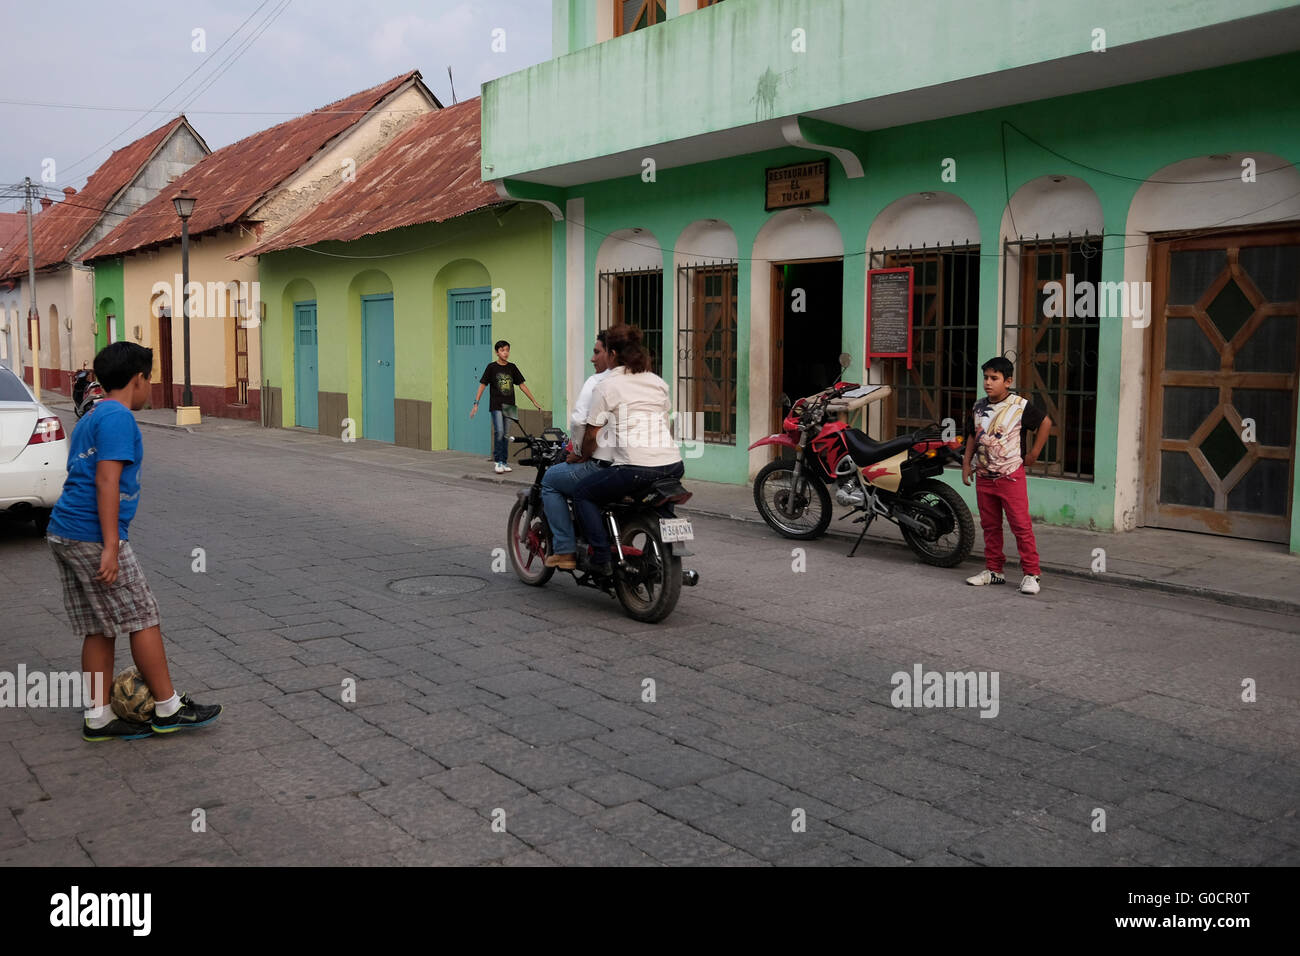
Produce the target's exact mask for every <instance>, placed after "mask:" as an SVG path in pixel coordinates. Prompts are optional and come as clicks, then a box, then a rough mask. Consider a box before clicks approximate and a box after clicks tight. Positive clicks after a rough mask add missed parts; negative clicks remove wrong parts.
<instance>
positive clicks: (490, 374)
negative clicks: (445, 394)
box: [469, 339, 542, 475]
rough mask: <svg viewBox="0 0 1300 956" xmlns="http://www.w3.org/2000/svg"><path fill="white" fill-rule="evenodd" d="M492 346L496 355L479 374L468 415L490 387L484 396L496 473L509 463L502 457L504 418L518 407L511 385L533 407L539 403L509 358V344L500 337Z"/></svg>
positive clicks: (475, 409) (503, 453) (516, 410)
mask: <svg viewBox="0 0 1300 956" xmlns="http://www.w3.org/2000/svg"><path fill="white" fill-rule="evenodd" d="M493 348H494V349H496V353H497V357H496V360H495V361H494V362H490V363H489V364H488V367H487V368H485V369H484V370H483V374H482V375H481V376H479V380H478V383H479V384H478V393H477V394H476V395H475V396H474V407H473V408H471V409H470V410H469V417H470V418H473V417H474V415H475V413H476V412H478V403H479V399H481V398H482V397H483V389H485V388H488V389H491V392H490V394H489V397H488V411H490V412H491V413H492V460H493V469H494V470H495V471H496V473H497V474H498V475H500V474H502V473H504V472H507V471H510V470H511V468H510V465H509V464H508V463H507V459H506V446H507V444H508V443H507V441H506V419H507V418H518V417H519V409H518V407H517V406H516V405H515V386H516V385H518V386H519V388H520V389H521V390H522V391H523V393H524V394H525V395H527V396H528V400H529V401H530V402H532V403H533V404H534V405H535V406H537V408H539V409H540V408H541V407H542V406H541V405H540V404H539V403H538V401H537V399H535V398H533V393H532V392H530V391H529V390H528V386H527V385H525V384H524V373H523V372H521V371H519V367H518V366H517V365H515V363H514V362H512V361H510V343H509V342H507V341H506V340H505V339H501V340H500V341H499V342H497V344H496V345H494V346H493Z"/></svg>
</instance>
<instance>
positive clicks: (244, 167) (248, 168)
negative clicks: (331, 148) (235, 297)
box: [86, 70, 420, 261]
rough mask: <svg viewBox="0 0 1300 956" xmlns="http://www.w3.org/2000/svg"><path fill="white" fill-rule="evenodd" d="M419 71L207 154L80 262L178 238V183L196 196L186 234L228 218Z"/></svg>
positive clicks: (248, 206)
mask: <svg viewBox="0 0 1300 956" xmlns="http://www.w3.org/2000/svg"><path fill="white" fill-rule="evenodd" d="M419 77H420V72H419V71H418V70H411V71H410V72H408V73H403V74H402V75H401V76H395V77H393V78H392V79H391V80H389V81H387V82H386V83H381V84H380V85H379V86H373V87H371V88H370V89H368V90H362V91H361V92H360V93H354V94H353V95H352V96H349V97H347V98H346V99H342V100H339V101H338V102H336V103H330V104H329V105H328V106H322V107H321V108H320V109H318V110H313V111H312V112H310V113H306V114H304V115H302V116H299V117H296V118H294V119H291V120H288V121H286V122H284V123H280V124H278V125H276V126H272V127H271V128H270V129H265V130H262V131H261V132H260V133H254V134H253V135H252V136H246V137H245V138H244V139H241V140H239V141H238V142H236V143H231V144H230V145H229V146H225V147H223V148H221V149H219V150H217V151H216V152H214V153H212V154H211V155H209V156H205V157H204V158H203V159H202V160H201V161H200V162H199V163H197V164H196V165H194V166H193V167H191V168H190V169H189V170H188V171H187V172H186V173H185V174H184V175H182V176H179V177H178V178H177V179H176V180H175V181H173V182H172V183H171V184H170V185H168V186H167V187H166V188H165V189H163V190H162V192H160V193H159V194H158V195H157V196H155V197H154V198H153V199H152V200H150V201H149V202H148V203H146V204H145V205H144V206H143V207H142V208H140V209H139V210H137V211H136V212H135V213H133V214H132V215H131V216H130V217H128V218H127V219H126V221H124V222H123V223H122V224H121V225H119V226H118V227H117V228H116V229H114V230H113V231H112V232H110V233H109V234H108V235H107V236H105V237H104V238H103V239H102V240H100V241H99V242H98V243H96V244H95V246H94V247H92V248H91V249H90V250H89V251H88V252H87V253H86V261H90V260H92V259H99V258H103V257H105V256H115V255H121V254H122V253H125V252H131V251H134V250H136V249H142V248H146V247H149V246H156V245H160V244H162V243H164V242H169V241H171V240H173V239H179V238H180V234H181V222H180V219H179V218H178V217H177V215H176V209H175V207H174V206H173V205H172V197H173V196H175V195H176V194H177V193H179V192H180V191H181V190H187V191H188V192H189V194H190V195H191V196H194V197H195V198H196V199H197V200H198V202H197V203H196V204H195V207H194V215H193V217H192V218H191V219H190V228H189V231H190V235H191V236H194V235H198V234H200V233H204V232H208V231H209V230H213V229H220V228H222V227H223V226H231V225H234V224H235V223H237V222H239V221H240V220H241V219H242V218H243V216H244V215H245V214H246V213H247V212H248V211H249V210H250V209H252V208H253V207H254V206H255V205H257V203H258V201H259V200H261V198H262V197H263V196H265V195H266V194H267V193H268V192H270V191H271V190H273V189H274V188H275V187H276V186H278V185H279V184H280V183H282V182H284V180H286V179H287V178H289V177H290V176H291V175H292V174H293V173H295V172H296V171H297V170H299V169H300V168H302V166H303V165H305V164H306V163H307V161H308V160H310V159H311V158H312V157H313V156H314V155H316V153H317V152H319V151H320V149H321V147H322V146H324V145H325V144H326V143H328V142H329V141H330V140H331V139H333V138H334V137H336V136H338V135H339V134H340V133H343V132H345V131H346V130H347V129H348V128H349V127H351V126H353V125H354V124H356V123H357V122H359V121H360V120H361V118H362V116H363V114H365V113H366V112H368V111H369V110H372V109H374V107H375V106H377V105H378V104H379V103H380V102H381V101H383V100H384V98H385V97H387V96H389V95H390V94H392V93H393V92H394V91H396V90H397V89H398V88H400V87H401V86H402V85H403V84H405V83H407V82H409V81H410V80H412V79H416V80H418V79H419Z"/></svg>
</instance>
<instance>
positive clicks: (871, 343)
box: [867, 266, 913, 368]
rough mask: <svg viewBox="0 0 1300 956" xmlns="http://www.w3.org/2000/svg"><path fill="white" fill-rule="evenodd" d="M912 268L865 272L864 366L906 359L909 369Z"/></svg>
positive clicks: (910, 361) (910, 357)
mask: <svg viewBox="0 0 1300 956" xmlns="http://www.w3.org/2000/svg"><path fill="white" fill-rule="evenodd" d="M912 281H913V280H912V267H911V266H907V267H905V268H902V269H871V270H869V271H868V272H867V365H870V364H871V360H872V359H873V358H906V359H907V367H908V368H911V367H912Z"/></svg>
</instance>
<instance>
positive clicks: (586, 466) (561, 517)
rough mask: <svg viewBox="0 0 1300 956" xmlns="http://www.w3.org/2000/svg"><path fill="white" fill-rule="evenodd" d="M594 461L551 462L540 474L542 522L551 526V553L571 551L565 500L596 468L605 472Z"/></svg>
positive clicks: (567, 505) (571, 543) (570, 522)
mask: <svg viewBox="0 0 1300 956" xmlns="http://www.w3.org/2000/svg"><path fill="white" fill-rule="evenodd" d="M605 470H606V469H604V468H601V467H600V466H599V465H598V464H596V463H595V462H594V461H584V462H582V463H580V464H577V465H569V464H563V465H554V466H552V467H550V468H547V469H546V474H545V475H543V476H542V509H543V510H544V511H545V512H546V523H547V524H549V525H550V526H551V554H573V553H574V549H575V548H576V547H577V545H576V544H575V543H574V540H573V516H572V515H570V514H569V501H568V499H570V498H572V497H573V492H574V490H575V489H576V488H577V487H578V483H579V482H580V481H582V480H583V479H584V478H587V477H589V476H591V475H594V474H595V473H596V472H598V471H605Z"/></svg>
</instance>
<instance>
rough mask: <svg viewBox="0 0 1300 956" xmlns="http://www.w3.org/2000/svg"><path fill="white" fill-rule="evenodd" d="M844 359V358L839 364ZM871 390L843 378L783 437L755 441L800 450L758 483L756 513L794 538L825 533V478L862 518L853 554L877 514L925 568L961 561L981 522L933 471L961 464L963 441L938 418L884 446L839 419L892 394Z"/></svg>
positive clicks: (794, 418) (789, 420) (795, 418)
mask: <svg viewBox="0 0 1300 956" xmlns="http://www.w3.org/2000/svg"><path fill="white" fill-rule="evenodd" d="M846 359H847V356H841V364H845V360H846ZM871 389H873V386H867V389H863V388H862V386H860V385H856V384H852V383H847V382H837V383H836V384H834V385H832V386H830V387H829V388H827V389H824V390H822V391H821V392H818V393H817V394H816V395H813V396H810V397H809V398H801V399H799V400H798V401H797V402H795V403H794V406H793V407H792V408H791V409H790V411H789V413H788V414H787V415H786V417H785V419H784V420H783V421H782V423H781V427H782V433H781V434H779V435H769V436H767V437H766V438H763V439H761V440H759V441H756V442H754V444H752V445H750V446H749V447H750V448H751V449H753V448H758V447H760V446H763V445H776V446H779V447H783V448H789V449H791V450H793V451H794V457H793V458H780V459H777V460H776V461H774V462H772V463H771V464H769V465H767V466H766V467H765V468H763V469H762V470H761V471H760V472H759V473H758V476H757V477H756V478H755V479H754V504H756V505H757V506H758V511H759V514H761V515H762V516H763V520H764V521H765V522H767V524H768V526H769V527H771V528H772V529H773V530H774V531H776V532H778V533H779V534H782V535H784V536H785V537H787V538H795V539H799V540H810V539H812V538H817V537H820V536H821V535H822V534H823V533H825V531H826V528H827V526H828V525H829V524H830V522H831V496H830V492H829V491H828V490H827V484H833V485H834V486H835V500H836V502H837V503H839V504H841V505H847V506H849V507H850V509H851V510H850V511H849V512H848V513H847V514H845V515H844V516H843V518H847V517H850V516H851V515H855V514H856V515H859V517H858V518H857V519H856V521H855V523H859V522H860V523H861V524H862V533H861V534H859V535H858V540H857V541H856V542H855V543H854V545H853V550H852V551H850V552H849V556H850V557H852V556H853V554H854V553H855V552H856V551H857V550H858V545H860V544H861V543H862V539H863V537H864V536H865V535H866V533H867V529H868V528H869V527H871V523H872V521H874V520H875V519H876V518H878V517H879V518H884V519H886V520H888V521H892V522H893V523H894V524H896V525H898V527H899V529H900V530H901V531H902V533H903V540H905V541H906V542H907V544H908V547H910V548H911V549H912V550H913V551H914V552H915V553H916V555H917V557H919V558H920V559H921V560H922V561H924V562H925V563H926V564H933V565H936V566H937V567H941V568H950V567H953V566H955V565H958V564H960V563H961V562H962V561H964V560H965V559H966V556H967V555H969V554H970V550H971V545H972V544H973V543H974V541H975V522H974V520H973V519H972V518H971V513H970V509H969V508H967V507H966V502H965V501H963V500H962V498H961V495H959V494H958V493H957V492H956V491H955V490H954V489H953V488H951V487H949V486H948V485H946V484H945V483H944V482H942V481H939V480H938V479H937V478H936V477H935V476H936V475H939V474H941V473H942V472H943V469H944V465H945V464H946V463H947V462H949V461H958V462H959V461H961V458H962V452H961V450H960V449H961V448H962V442H961V440H957V441H950V442H945V441H943V440H942V439H941V437H940V436H941V431H940V428H939V426H938V425H937V424H936V425H931V426H928V427H926V428H923V429H920V430H919V431H915V432H913V433H911V434H910V435H903V436H901V437H899V438H893V439H890V440H889V441H883V442H877V441H872V440H871V439H870V438H868V437H867V435H866V434H865V433H864V432H861V431H859V430H858V429H856V428H850V427H849V426H848V425H846V424H845V423H844V422H841V421H839V420H838V416H839V415H841V414H844V413H845V412H849V411H853V410H854V409H856V408H860V407H862V406H863V405H866V404H868V403H869V402H873V401H877V400H879V399H880V398H882V397H884V396H885V395H888V394H889V388H888V386H876V387H874V390H871ZM869 390H870V391H869ZM841 520H842V519H841Z"/></svg>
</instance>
